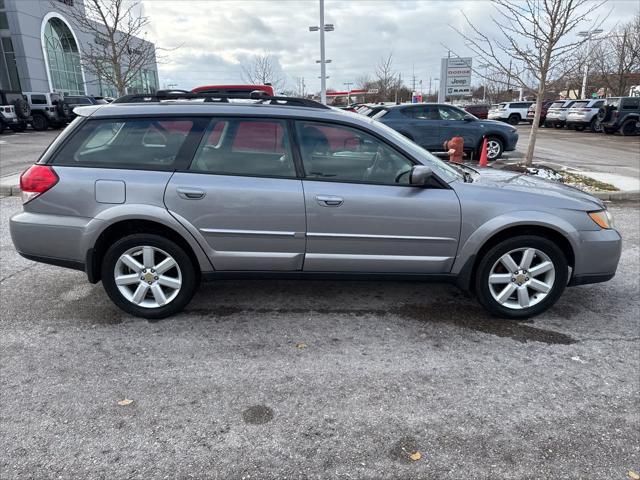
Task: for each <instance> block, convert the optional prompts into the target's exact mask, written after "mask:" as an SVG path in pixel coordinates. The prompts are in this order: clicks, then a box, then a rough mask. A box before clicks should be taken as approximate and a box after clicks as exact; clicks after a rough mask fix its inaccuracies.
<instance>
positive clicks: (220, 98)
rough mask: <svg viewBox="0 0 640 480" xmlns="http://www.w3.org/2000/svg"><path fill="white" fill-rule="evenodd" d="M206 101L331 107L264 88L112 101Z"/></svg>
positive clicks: (135, 96)
mask: <svg viewBox="0 0 640 480" xmlns="http://www.w3.org/2000/svg"><path fill="white" fill-rule="evenodd" d="M195 99H204V101H205V102H214V103H230V102H229V100H238V99H239V100H255V101H256V102H255V103H259V104H268V105H282V106H294V107H309V108H323V109H329V108H330V107H328V106H326V105H324V104H322V103H320V102H316V101H315V100H309V99H307V98H297V97H281V96H269V95H266V94H265V92H264V91H262V90H254V91H253V92H251V93H249V94H246V93H193V92H188V91H186V90H158V91H156V93H134V94H130V95H124V96H123V97H120V98H118V99H116V100H114V101H113V102H112V103H159V102H162V101H166V100H195Z"/></svg>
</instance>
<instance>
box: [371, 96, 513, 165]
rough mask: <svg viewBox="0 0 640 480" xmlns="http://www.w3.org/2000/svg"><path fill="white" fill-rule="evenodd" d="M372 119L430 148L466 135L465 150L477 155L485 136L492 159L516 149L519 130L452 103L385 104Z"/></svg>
mask: <svg viewBox="0 0 640 480" xmlns="http://www.w3.org/2000/svg"><path fill="white" fill-rule="evenodd" d="M373 118H375V119H377V120H379V121H380V122H382V123H384V124H386V125H388V126H390V127H391V128H393V129H395V130H397V131H398V132H400V133H401V134H403V135H404V136H406V137H407V138H410V139H411V140H413V141H414V142H416V143H417V144H418V145H420V146H421V147H423V148H426V149H427V150H434V151H441V150H442V149H443V143H444V142H445V140H449V139H451V138H453V137H455V136H460V137H462V138H464V150H465V152H466V153H470V154H472V155H473V158H478V153H479V151H480V148H481V147H482V141H483V138H484V137H487V139H488V141H489V142H488V143H489V155H488V157H489V160H495V159H497V158H500V156H502V153H503V152H505V151H512V150H515V149H516V143H517V142H518V131H517V130H516V129H515V128H514V127H512V126H511V125H507V124H504V123H503V122H496V121H493V120H480V119H478V118H477V117H475V116H473V115H471V114H470V113H468V112H465V111H464V110H462V109H461V108H458V107H454V106H453V105H446V104H438V103H418V104H416V103H408V104H404V105H390V106H386V107H384V109H382V110H381V111H380V112H378V113H377V114H376V115H374V116H373Z"/></svg>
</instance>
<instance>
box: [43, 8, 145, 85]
mask: <svg viewBox="0 0 640 480" xmlns="http://www.w3.org/2000/svg"><path fill="white" fill-rule="evenodd" d="M52 5H55V2H52ZM84 9H85V12H82V11H80V10H79V9H77V8H72V9H70V10H69V16H70V17H71V18H72V20H73V22H74V24H75V25H76V26H77V27H78V28H79V29H80V30H81V31H82V32H84V33H86V34H87V35H90V36H91V37H92V39H93V41H92V42H88V44H87V45H86V46H85V48H84V50H83V51H82V55H81V62H82V65H83V67H84V68H85V70H86V71H87V72H89V73H91V74H92V75H94V76H95V77H97V78H99V79H100V80H101V81H103V82H105V83H107V84H109V85H112V86H113V87H115V88H116V90H117V91H118V94H119V95H125V94H126V93H127V89H128V88H130V87H132V86H133V85H134V84H135V83H136V82H137V81H138V79H139V77H140V73H141V71H142V69H143V68H146V67H149V66H154V67H155V64H156V51H155V47H154V45H153V44H152V43H150V42H145V41H141V39H143V38H144V36H145V34H146V30H147V28H148V26H149V18H148V17H145V16H143V15H140V14H138V13H136V12H139V11H140V5H139V2H138V1H135V0H85V2H84Z"/></svg>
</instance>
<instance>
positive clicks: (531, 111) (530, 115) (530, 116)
mask: <svg viewBox="0 0 640 480" xmlns="http://www.w3.org/2000/svg"><path fill="white" fill-rule="evenodd" d="M551 104H553V100H544V101H543V102H542V105H541V108H540V120H539V123H538V126H540V127H542V126H543V125H544V121H545V119H546V118H547V111H548V110H549V107H550V106H551ZM535 116H536V104H535V102H534V103H532V104H531V105H530V106H529V108H528V109H527V122H529V123H530V124H533V120H534V118H535Z"/></svg>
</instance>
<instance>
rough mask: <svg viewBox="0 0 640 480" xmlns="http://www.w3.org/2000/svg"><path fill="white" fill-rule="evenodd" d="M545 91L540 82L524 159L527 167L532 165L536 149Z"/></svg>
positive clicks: (543, 85)
mask: <svg viewBox="0 0 640 480" xmlns="http://www.w3.org/2000/svg"><path fill="white" fill-rule="evenodd" d="M545 90H546V86H545V83H544V82H540V86H539V87H538V96H537V98H536V114H535V115H534V116H533V123H532V124H531V133H530V134H529V145H528V146H527V156H526V157H525V159H524V164H525V166H527V167H530V166H532V165H533V153H534V151H535V148H536V138H537V137H538V128H539V124H540V115H541V114H542V102H543V101H544V94H545Z"/></svg>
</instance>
